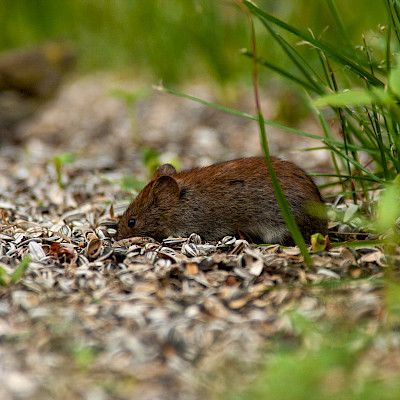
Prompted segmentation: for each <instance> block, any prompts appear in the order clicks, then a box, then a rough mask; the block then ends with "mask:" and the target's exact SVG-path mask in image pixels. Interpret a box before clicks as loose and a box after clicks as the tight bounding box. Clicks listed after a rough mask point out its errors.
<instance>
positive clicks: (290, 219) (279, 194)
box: [238, 0, 312, 265]
mask: <svg viewBox="0 0 400 400" xmlns="http://www.w3.org/2000/svg"><path fill="white" fill-rule="evenodd" d="M238 3H239V5H240V6H242V4H243V0H238ZM243 10H244V12H245V13H246V14H247V16H248V18H249V24H250V32H251V47H252V52H253V54H254V58H253V74H252V77H253V90H254V100H255V105H256V111H257V120H258V127H259V134H260V141H261V147H262V150H263V153H264V157H265V162H266V165H267V168H268V172H269V175H270V178H271V183H272V187H273V189H274V194H275V197H276V200H277V203H278V205H279V208H280V211H281V214H282V217H283V219H284V221H285V223H286V226H287V228H288V230H289V232H290V234H291V236H292V238H293V240H294V242H295V243H296V245H297V246H298V248H299V250H300V252H301V254H302V256H303V258H304V262H305V263H306V265H311V264H312V258H311V256H310V253H309V252H308V249H307V246H306V243H305V241H304V238H303V235H302V234H301V232H300V229H299V227H298V225H297V223H296V220H295V218H294V215H293V212H292V210H291V208H290V205H289V202H288V200H287V199H286V197H285V195H284V193H283V191H282V188H281V186H280V183H279V181H278V177H277V175H276V172H275V170H274V167H273V166H272V160H271V155H270V152H269V145H268V138H267V132H266V129H265V122H264V116H263V113H262V109H261V101H260V93H259V86H258V63H257V61H256V59H257V44H256V33H255V28H254V21H253V17H252V15H251V13H250V12H249V11H248V10H247V9H246V8H244V7H243Z"/></svg>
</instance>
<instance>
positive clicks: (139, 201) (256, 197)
mask: <svg viewBox="0 0 400 400" xmlns="http://www.w3.org/2000/svg"><path fill="white" fill-rule="evenodd" d="M273 167H274V169H275V171H276V173H277V176H278V179H279V182H280V184H281V187H282V189H283V190H284V193H285V195H286V198H287V200H288V201H289V204H290V205H291V208H292V211H293V213H294V215H295V218H296V222H297V224H298V225H299V227H300V230H301V232H302V233H303V235H304V236H305V238H306V240H309V238H310V235H311V234H312V233H315V232H320V233H323V234H325V233H326V231H327V223H326V220H324V219H320V218H317V217H315V216H310V215H309V214H308V213H307V212H306V209H305V208H306V206H307V205H309V204H312V203H318V204H320V205H321V204H322V200H321V196H320V193H319V191H318V189H317V187H316V186H315V184H314V182H313V181H312V179H311V178H309V177H308V176H307V175H306V174H305V172H304V171H303V170H302V169H300V168H299V167H298V166H296V165H295V164H293V163H291V162H288V161H283V160H279V159H277V158H273ZM130 218H135V219H136V225H135V226H134V227H133V228H129V227H128V220H129V219H130ZM193 232H196V233H198V234H199V235H200V236H201V237H202V238H203V239H204V240H218V239H221V238H222V237H224V236H227V235H232V236H234V235H236V236H237V235H242V236H244V237H246V238H248V239H250V240H252V241H254V242H264V243H282V244H291V243H292V242H293V241H292V239H291V236H290V234H289V232H288V230H287V228H286V225H285V223H284V221H283V219H282V217H281V213H280V211H279V207H278V204H277V202H276V199H275V196H274V191H273V188H272V185H271V179H270V176H269V174H268V170H267V167H266V165H265V162H264V159H263V158H261V157H251V158H241V159H238V160H233V161H227V162H222V163H218V164H213V165H210V166H208V167H204V168H195V169H192V170H189V171H183V172H176V171H175V169H174V168H173V167H172V166H170V165H168V164H166V165H163V166H161V167H160V168H159V169H158V170H157V171H156V174H155V175H154V177H153V179H152V180H151V181H150V182H149V183H148V184H147V185H146V187H145V188H144V189H143V190H142V191H141V192H140V193H139V195H138V196H137V197H136V199H135V200H134V201H133V202H132V203H131V204H130V205H129V207H128V209H127V210H126V211H125V213H124V214H123V215H122V217H121V219H120V221H119V224H118V234H117V238H118V239H123V238H126V237H131V236H150V237H153V238H155V239H157V240H161V239H163V238H166V237H168V236H183V237H187V236H189V235H190V234H191V233H193Z"/></svg>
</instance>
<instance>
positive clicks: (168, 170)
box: [153, 164, 176, 179]
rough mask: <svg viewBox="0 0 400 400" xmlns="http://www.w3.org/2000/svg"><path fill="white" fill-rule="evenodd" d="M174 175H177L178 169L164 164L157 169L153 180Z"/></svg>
mask: <svg viewBox="0 0 400 400" xmlns="http://www.w3.org/2000/svg"><path fill="white" fill-rule="evenodd" d="M174 174H176V169H175V167H174V166H173V165H171V164H163V165H160V166H159V167H158V168H157V169H156V171H155V172H154V175H153V179H155V178H158V177H159V176H163V175H174Z"/></svg>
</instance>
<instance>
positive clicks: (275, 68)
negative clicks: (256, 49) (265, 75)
mask: <svg viewBox="0 0 400 400" xmlns="http://www.w3.org/2000/svg"><path fill="white" fill-rule="evenodd" d="M242 54H243V55H245V56H246V57H250V58H252V57H253V53H252V52H251V51H249V50H247V49H245V50H243V51H242ZM256 61H257V62H258V63H259V64H260V65H262V66H264V67H267V68H269V69H270V70H271V71H274V72H276V73H278V74H279V75H281V76H283V77H284V78H286V79H289V80H290V81H292V82H294V83H296V84H298V85H300V86H302V87H303V88H304V89H306V90H309V91H311V92H313V93H316V94H319V95H322V94H323V93H324V92H323V91H320V90H319V89H318V88H316V87H315V86H314V85H311V84H309V83H308V82H307V81H304V80H302V79H301V78H298V77H297V76H295V75H293V74H291V73H290V72H288V71H285V70H284V69H283V68H281V67H278V66H277V65H275V64H272V63H270V62H269V61H267V60H265V59H263V58H261V57H257V60H256Z"/></svg>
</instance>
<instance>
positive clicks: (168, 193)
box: [152, 175, 179, 200]
mask: <svg viewBox="0 0 400 400" xmlns="http://www.w3.org/2000/svg"><path fill="white" fill-rule="evenodd" d="M152 194H153V197H154V199H156V200H159V199H164V200H166V199H169V200H173V199H175V198H179V185H178V182H177V181H176V180H175V179H174V178H173V177H172V176H168V175H162V176H160V177H158V178H157V179H156V181H155V182H154V185H153V189H152Z"/></svg>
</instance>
